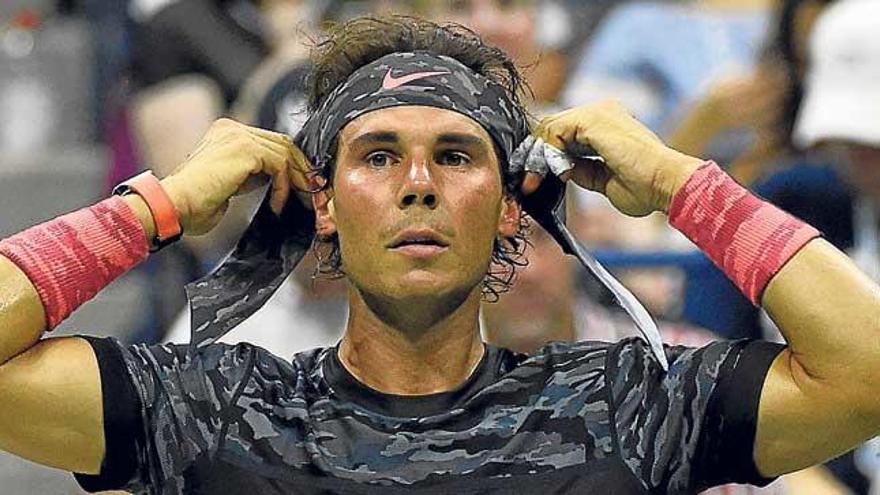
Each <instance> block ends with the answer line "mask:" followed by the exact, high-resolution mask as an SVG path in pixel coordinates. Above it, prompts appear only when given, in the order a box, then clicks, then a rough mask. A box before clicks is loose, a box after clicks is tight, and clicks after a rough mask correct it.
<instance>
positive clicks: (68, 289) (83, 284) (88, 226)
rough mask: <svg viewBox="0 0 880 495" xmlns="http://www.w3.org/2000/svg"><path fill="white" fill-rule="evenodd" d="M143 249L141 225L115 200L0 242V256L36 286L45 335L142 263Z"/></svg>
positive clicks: (145, 237)
mask: <svg viewBox="0 0 880 495" xmlns="http://www.w3.org/2000/svg"><path fill="white" fill-rule="evenodd" d="M148 250H149V245H148V243H147V235H146V232H144V228H143V226H142V225H141V223H140V221H139V220H138V218H137V216H136V215H135V214H134V212H133V211H132V210H131V208H130V207H129V206H128V205H127V204H126V203H125V201H124V200H123V199H122V198H120V197H112V198H109V199H106V200H104V201H101V202H100V203H98V204H96V205H94V206H91V207H88V208H83V209H82V210H79V211H75V212H73V213H68V214H67V215H63V216H60V217H58V218H56V219H54V220H50V221H48V222H45V223H42V224H40V225H37V226H35V227H31V228H29V229H27V230H25V231H23V232H20V233H18V234H15V235H13V236H12V237H10V238H8V239H4V240H2V241H0V254H2V255H3V256H6V257H7V258H9V260H10V261H12V262H13V263H15V264H16V265H17V266H18V267H19V268H20V269H21V271H23V272H24V273H25V275H27V277H28V278H29V279H30V281H31V282H32V283H33V284H34V287H36V289H37V293H38V294H39V295H40V300H41V301H42V303H43V308H44V309H45V312H46V326H47V328H48V329H49V330H51V329H53V328H55V327H56V326H58V324H59V323H61V321H63V320H64V319H65V318H67V316H69V315H70V313H72V312H73V311H74V310H75V309H76V308H78V307H79V306H80V305H81V304H83V303H84V302H86V301H88V300H89V299H91V298H92V297H94V296H95V294H97V293H98V291H100V290H101V289H103V288H104V287H105V286H107V284H109V283H110V282H112V281H113V280H115V279H116V278H117V277H118V276H119V275H121V274H123V273H125V272H126V271H127V270H129V269H130V268H132V267H134V266H135V265H137V264H138V263H140V262H141V261H143V260H144V259H146V257H147V254H148Z"/></svg>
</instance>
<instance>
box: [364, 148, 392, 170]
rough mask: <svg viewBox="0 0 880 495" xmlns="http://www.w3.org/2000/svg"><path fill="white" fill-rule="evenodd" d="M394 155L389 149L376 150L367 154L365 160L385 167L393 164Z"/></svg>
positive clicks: (370, 163) (376, 165)
mask: <svg viewBox="0 0 880 495" xmlns="http://www.w3.org/2000/svg"><path fill="white" fill-rule="evenodd" d="M393 160H394V156H392V155H391V153H389V152H387V151H374V152H372V153H370V154H369V155H367V157H366V158H365V161H366V162H367V163H368V164H369V165H370V166H371V167H376V168H383V167H387V166H388V165H391V164H392V163H393Z"/></svg>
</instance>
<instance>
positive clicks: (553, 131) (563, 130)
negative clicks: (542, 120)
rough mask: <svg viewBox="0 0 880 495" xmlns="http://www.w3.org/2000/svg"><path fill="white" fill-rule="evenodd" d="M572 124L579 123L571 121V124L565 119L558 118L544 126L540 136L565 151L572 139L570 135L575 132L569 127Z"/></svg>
mask: <svg viewBox="0 0 880 495" xmlns="http://www.w3.org/2000/svg"><path fill="white" fill-rule="evenodd" d="M572 125H577V124H572V123H569V125H566V123H565V121H563V120H558V119H556V120H553V121H551V122H549V123H548V124H547V125H546V126H545V127H543V128H542V132H541V134H540V135H539V136H540V138H541V139H543V140H544V142H546V143H547V144H549V145H550V146H553V147H555V148H557V149H560V150H563V151H564V150H566V149H567V147H568V143H569V141H571V138H570V135H572V134H574V133H573V132H572V131H571V130H569V129H567V127H571V126H572Z"/></svg>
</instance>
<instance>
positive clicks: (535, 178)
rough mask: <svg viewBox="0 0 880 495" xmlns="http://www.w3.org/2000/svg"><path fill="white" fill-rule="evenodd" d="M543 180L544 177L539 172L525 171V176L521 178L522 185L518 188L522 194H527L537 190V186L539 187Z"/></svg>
mask: <svg viewBox="0 0 880 495" xmlns="http://www.w3.org/2000/svg"><path fill="white" fill-rule="evenodd" d="M543 181H544V178H543V177H541V174H538V173H535V172H526V176H525V178H524V179H523V183H522V187H520V190H521V191H522V193H523V194H525V195H526V196H528V195H529V194H532V193H533V192H535V191H537V190H538V188H539V187H541V182H543Z"/></svg>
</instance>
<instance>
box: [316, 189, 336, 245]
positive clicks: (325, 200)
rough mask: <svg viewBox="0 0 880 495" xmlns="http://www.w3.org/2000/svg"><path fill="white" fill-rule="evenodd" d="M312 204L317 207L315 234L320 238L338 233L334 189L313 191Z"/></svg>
mask: <svg viewBox="0 0 880 495" xmlns="http://www.w3.org/2000/svg"><path fill="white" fill-rule="evenodd" d="M312 206H313V207H314V209H315V234H317V236H318V237H319V238H321V237H323V238H329V237H331V236H332V235H333V234H335V233H336V211H335V209H334V208H333V190H332V189H322V190H320V191H318V192H315V193H312Z"/></svg>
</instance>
